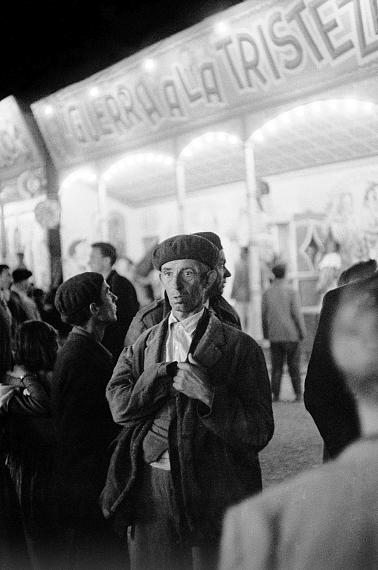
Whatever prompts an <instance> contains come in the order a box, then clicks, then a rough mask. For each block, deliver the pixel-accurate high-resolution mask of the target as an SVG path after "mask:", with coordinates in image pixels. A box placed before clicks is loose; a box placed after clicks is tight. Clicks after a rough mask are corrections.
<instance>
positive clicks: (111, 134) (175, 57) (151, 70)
mask: <svg viewBox="0 0 378 570" xmlns="http://www.w3.org/2000/svg"><path fill="white" fill-rule="evenodd" d="M221 15H222V17H223V18H224V19H226V20H227V25H225V26H223V27H222V26H218V27H217V26H216V25H215V24H216V20H215V18H211V19H210V18H209V19H207V20H205V21H204V22H203V23H201V24H198V25H197V26H194V27H193V28H191V29H189V30H187V31H185V32H182V33H180V34H177V35H176V36H173V37H172V38H169V39H167V40H164V41H162V42H159V43H158V44H156V45H154V46H152V47H151V48H149V49H146V50H143V51H142V52H140V53H138V54H136V55H135V56H132V57H130V58H127V59H125V60H124V61H121V62H120V63H118V64H116V65H114V66H112V67H110V68H108V69H106V70H104V71H102V72H100V73H98V74H96V75H94V76H92V77H90V78H88V79H87V80H85V81H82V82H80V83H77V84H74V85H72V86H70V87H68V88H66V89H63V90H61V91H59V92H57V93H55V94H53V95H52V96H50V97H48V98H45V99H43V100H41V101H38V102H37V103H35V104H34V105H32V109H33V113H34V115H35V117H36V119H37V122H38V124H39V126H40V129H41V131H42V134H43V137H44V139H45V141H46V144H47V146H48V148H49V150H50V152H51V155H52V157H53V159H54V161H55V163H56V165H57V166H60V167H64V166H69V165H72V164H75V163H79V162H83V161H85V160H89V159H96V158H100V157H104V156H107V155H110V154H112V153H115V152H121V151H124V150H127V149H130V148H135V147H137V146H140V145H143V144H146V143H149V142H152V141H154V140H158V139H161V138H163V137H167V136H173V135H175V134H178V133H180V132H183V130H184V129H185V130H187V129H188V128H194V127H195V126H197V125H200V124H203V123H204V122H206V121H207V122H209V121H213V120H214V121H215V120H218V119H224V118H226V117H232V116H235V115H236V114H240V113H245V112H248V113H250V112H254V111H257V110H260V109H263V108H264V109H266V108H268V107H269V106H273V105H277V104H279V103H281V102H284V101H289V100H291V99H292V100H294V99H297V98H298V97H299V96H301V95H304V94H309V93H311V92H313V91H314V90H315V89H316V90H317V91H319V90H320V88H322V89H327V88H330V87H334V86H336V85H338V84H340V82H342V81H349V82H350V81H352V80H357V79H360V78H363V77H368V76H372V75H374V74H375V73H376V72H377V69H378V6H377V2H376V0H296V1H293V2H288V1H284V0H265V1H262V0H261V1H260V2H255V1H254V2H252V1H250V2H244V3H241V4H239V5H238V6H235V7H233V8H231V9H229V10H226V11H225V12H223V13H222V14H221ZM146 54H148V59H146ZM147 62H148V65H147Z"/></svg>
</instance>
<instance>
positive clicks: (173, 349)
mask: <svg viewBox="0 0 378 570" xmlns="http://www.w3.org/2000/svg"><path fill="white" fill-rule="evenodd" d="M204 310H205V309H204V308H202V310H201V311H200V312H199V313H195V315H191V316H190V317H187V318H186V319H183V320H182V321H179V320H178V319H176V317H175V316H174V314H173V313H172V312H171V313H170V315H169V318H168V337H167V342H166V345H165V353H166V358H165V360H166V361H167V362H173V361H175V360H176V361H177V362H185V360H186V359H187V357H188V353H189V348H190V345H191V343H192V340H193V335H194V331H195V330H196V328H197V325H198V321H199V320H200V318H201V317H202V315H203V313H204Z"/></svg>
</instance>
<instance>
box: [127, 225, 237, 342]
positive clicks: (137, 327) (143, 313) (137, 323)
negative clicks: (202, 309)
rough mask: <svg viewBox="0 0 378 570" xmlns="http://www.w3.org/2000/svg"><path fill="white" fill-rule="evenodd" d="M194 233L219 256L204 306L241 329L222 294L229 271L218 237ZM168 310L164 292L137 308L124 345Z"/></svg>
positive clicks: (136, 337) (155, 322) (168, 305)
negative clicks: (202, 238)
mask: <svg viewBox="0 0 378 570" xmlns="http://www.w3.org/2000/svg"><path fill="white" fill-rule="evenodd" d="M195 235H198V236H201V237H204V238H206V239H208V240H209V241H211V243H212V244H213V245H215V247H216V248H217V249H218V251H219V257H218V261H217V265H216V267H215V269H216V270H217V279H216V281H215V283H214V284H213V285H212V286H211V288H210V289H209V292H208V298H207V300H206V306H207V307H208V308H210V309H211V310H212V311H214V313H215V314H216V316H217V317H218V319H219V320H221V321H223V322H224V323H227V324H228V325H231V326H233V327H236V328H238V329H241V323H240V319H239V315H238V314H237V312H236V311H235V309H234V308H233V307H232V306H231V305H230V304H229V303H228V302H227V301H226V299H225V298H224V297H223V296H222V293H223V289H224V286H225V284H226V279H227V278H228V277H231V273H230V272H229V270H228V269H227V267H226V258H225V253H224V249H223V245H222V242H221V240H220V237H219V236H218V235H217V234H215V233H214V232H196V233H195ZM170 310H171V306H170V304H169V301H168V298H167V295H166V294H165V295H164V298H163V299H157V300H155V301H152V303H149V304H148V305H146V306H144V307H142V308H141V309H139V311H138V312H137V314H136V315H135V317H134V318H133V320H132V322H131V325H130V327H129V330H128V331H127V334H126V338H125V342H124V345H125V346H128V345H130V344H134V342H135V341H136V340H137V339H138V338H139V337H140V335H141V334H142V332H143V331H145V330H146V329H149V328H150V327H152V326H154V325H157V324H158V323H160V321H162V320H163V319H164V317H166V316H167V315H168V313H169V312H170Z"/></svg>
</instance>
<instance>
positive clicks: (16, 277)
mask: <svg viewBox="0 0 378 570" xmlns="http://www.w3.org/2000/svg"><path fill="white" fill-rule="evenodd" d="M32 275H33V273H32V272H31V271H29V269H24V268H22V267H21V268H20V269H15V270H14V271H13V272H12V279H13V281H14V282H15V283H20V281H25V279H29V277H31V276H32Z"/></svg>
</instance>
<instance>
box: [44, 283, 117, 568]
mask: <svg viewBox="0 0 378 570" xmlns="http://www.w3.org/2000/svg"><path fill="white" fill-rule="evenodd" d="M116 301H117V297H116V296H115V295H113V293H112V292H111V291H110V288H109V285H108V284H107V283H106V281H104V278H103V277H102V275H100V274H99V273H94V272H86V273H81V274H79V275H75V276H74V277H71V278H70V279H68V280H67V281H65V282H64V283H63V284H62V285H60V287H59V288H58V290H57V292H56V296H55V305H56V308H57V310H58V311H59V313H60V315H61V318H62V320H63V322H66V323H68V324H70V325H72V326H73V329H72V331H71V332H70V334H69V336H68V338H67V341H66V342H65V344H64V346H63V347H62V349H61V350H60V351H59V353H58V357H57V361H56V364H55V367H54V373H53V384H52V408H53V416H54V423H55V427H56V435H57V446H56V461H55V466H54V475H53V482H52V489H53V501H54V503H55V505H54V506H55V514H56V517H57V523H58V529H59V534H60V538H61V542H62V547H63V553H62V556H63V560H62V568H70V569H75V570H76V569H78V570H79V569H80V570H82V568H83V569H84V568H98V567H99V566H97V564H99V561H101V562H102V563H103V566H102V567H103V568H111V567H112V566H111V564H110V559H109V557H110V556H113V554H114V555H115V554H116V550H117V549H116V546H115V545H114V544H113V537H112V535H113V533H112V532H111V531H110V529H108V528H107V527H108V525H107V524H105V523H106V521H105V520H104V518H103V516H102V514H101V511H100V509H99V505H98V497H99V495H100V492H101V489H102V487H103V485H104V482H105V478H106V472H107V468H108V464H109V459H110V456H109V451H108V448H109V444H110V443H111V442H112V440H113V439H114V438H115V437H116V436H117V433H118V431H119V429H118V428H117V426H116V425H115V424H114V422H113V420H112V417H111V414H110V411H109V406H108V404H107V401H106V398H105V388H106V385H107V383H108V381H109V379H110V377H111V374H112V370H113V359H112V355H111V353H110V352H109V351H108V350H107V349H106V348H105V347H104V346H103V345H102V344H101V340H102V338H103V335H104V332H105V329H106V327H107V326H108V325H109V324H110V323H114V322H115V320H116V318H117V316H116V310H117V307H116ZM109 541H110V545H111V547H109ZM100 567H101V566H100Z"/></svg>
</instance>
